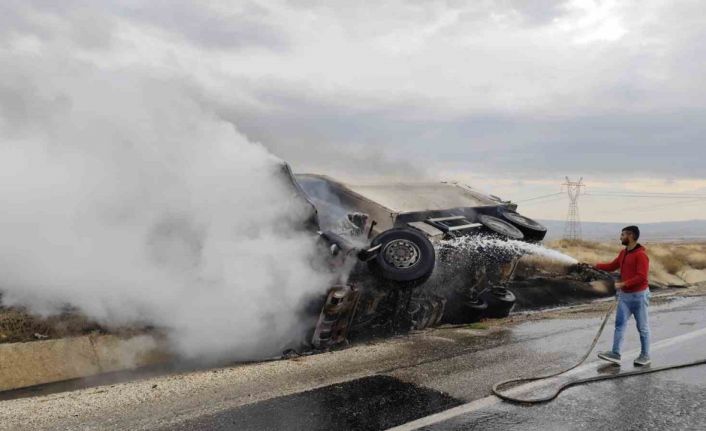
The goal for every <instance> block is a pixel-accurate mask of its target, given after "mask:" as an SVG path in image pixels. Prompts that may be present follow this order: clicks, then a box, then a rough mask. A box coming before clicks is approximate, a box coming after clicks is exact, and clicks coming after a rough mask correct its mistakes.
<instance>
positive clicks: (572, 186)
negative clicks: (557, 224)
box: [562, 177, 586, 241]
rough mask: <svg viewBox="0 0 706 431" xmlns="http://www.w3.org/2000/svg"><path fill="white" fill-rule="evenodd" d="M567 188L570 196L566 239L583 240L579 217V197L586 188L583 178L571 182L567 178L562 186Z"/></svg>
mask: <svg viewBox="0 0 706 431" xmlns="http://www.w3.org/2000/svg"><path fill="white" fill-rule="evenodd" d="M562 185H563V186H566V192H567V193H568V195H569V213H568V214H567V216H566V224H565V225H564V239H568V240H570V241H576V240H580V239H581V218H580V217H579V204H578V200H579V196H581V189H582V188H583V187H586V185H585V184H583V177H581V178H580V179H579V180H578V181H571V180H570V179H569V177H566V182H565V183H564V184H562Z"/></svg>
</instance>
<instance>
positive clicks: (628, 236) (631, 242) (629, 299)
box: [595, 226, 650, 367]
mask: <svg viewBox="0 0 706 431" xmlns="http://www.w3.org/2000/svg"><path fill="white" fill-rule="evenodd" d="M638 238H640V229H638V227H637V226H628V227H626V228H624V229H623V231H622V232H621V233H620V242H621V243H622V244H623V245H624V246H625V249H623V250H621V251H620V254H619V255H618V257H616V258H615V260H613V261H612V262H609V263H598V264H596V265H595V268H597V269H600V270H603V271H609V272H612V271H615V270H617V269H620V281H618V282H616V283H615V290H616V294H617V296H618V306H617V312H616V314H615V334H614V335H613V350H612V351H609V352H601V353H599V354H598V357H599V358H601V359H604V360H606V361H610V362H613V363H616V364H620V348H621V346H622V344H623V335H624V334H625V327H626V326H627V323H628V319H630V315H633V316H635V322H636V323H637V331H638V332H639V333H640V345H641V351H640V356H638V357H637V359H635V362H634V364H635V366H638V367H642V366H645V365H649V364H650V326H649V323H648V312H647V306H648V304H649V300H650V289H649V286H648V283H647V274H648V273H649V271H650V259H649V258H648V257H647V253H646V252H645V247H643V246H641V245H640V244H638V242H637V240H638Z"/></svg>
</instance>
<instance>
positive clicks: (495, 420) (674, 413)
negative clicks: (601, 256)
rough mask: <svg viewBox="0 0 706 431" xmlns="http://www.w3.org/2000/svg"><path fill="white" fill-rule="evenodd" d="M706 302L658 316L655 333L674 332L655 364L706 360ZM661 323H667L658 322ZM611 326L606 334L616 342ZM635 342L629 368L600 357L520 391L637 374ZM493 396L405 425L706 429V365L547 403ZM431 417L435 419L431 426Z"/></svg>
mask: <svg viewBox="0 0 706 431" xmlns="http://www.w3.org/2000/svg"><path fill="white" fill-rule="evenodd" d="M704 305H705V304H704V303H703V301H695V302H691V303H688V304H682V306H678V305H677V306H673V307H670V308H667V309H665V310H661V311H658V312H657V313H655V315H654V319H653V332H656V333H658V334H671V335H669V336H664V335H662V336H661V337H654V338H653V352H652V361H653V363H652V366H655V367H656V366H665V365H673V364H679V363H684V362H690V361H696V360H701V359H704V358H706V315H705V314H704V311H705V308H706V307H705V306H704ZM660 323H661V324H662V327H659V326H657V325H659V324H660ZM608 329H611V330H612V328H608ZM631 329H632V330H633V331H634V329H633V328H631ZM611 330H609V331H607V332H609V333H608V334H606V336H605V337H603V338H606V339H608V340H609V339H610V338H611V336H612V331H611ZM635 338H636V337H635ZM546 341H548V342H551V341H550V340H546ZM631 341H632V343H628V346H627V347H628V351H627V352H626V353H624V354H623V362H622V364H621V366H615V365H612V364H608V363H605V362H603V361H600V360H594V361H591V362H589V363H588V364H587V365H585V366H582V367H581V368H580V369H578V370H577V372H575V373H570V375H568V376H565V377H562V378H559V379H553V380H552V381H550V382H548V383H547V384H546V385H543V386H540V387H538V388H537V387H535V388H534V389H531V390H527V391H524V392H519V393H520V394H521V396H522V397H523V398H533V397H537V396H541V395H543V394H546V393H548V392H551V391H553V390H555V389H556V387H557V385H558V384H559V383H563V382H566V381H570V380H574V379H579V378H585V377H590V376H595V375H597V374H619V373H621V372H626V371H632V370H634V369H635V367H634V366H633V364H632V360H633V359H634V357H636V356H637V354H638V351H639V349H638V344H636V341H637V340H636V339H633V340H631ZM490 398H491V397H489V399H488V402H486V403H482V402H475V403H471V404H468V405H466V406H462V407H460V408H457V409H456V411H453V410H452V411H448V412H444V413H440V414H438V415H437V417H436V418H434V417H431V418H427V419H426V420H425V419H421V420H418V421H417V422H416V423H415V422H412V423H409V424H406V425H403V426H400V427H398V430H400V431H401V430H411V429H421V430H439V431H441V430H523V431H527V430H582V429H591V430H603V429H606V430H607V429H619V430H664V429H670V430H682V429H683V430H691V429H706V366H697V367H692V368H685V369H679V370H668V371H663V372H659V373H655V374H648V375H642V376H634V377H627V378H624V379H616V380H608V381H604V382H597V383H590V384H587V385H582V386H577V387H573V388H569V389H567V390H566V391H564V392H562V393H561V395H559V398H558V399H556V400H555V401H552V402H550V403H547V404H540V405H529V406H522V405H514V404H509V403H506V402H502V401H498V400H497V399H493V400H490ZM463 410H466V412H464V411H463ZM425 421H427V422H434V423H432V424H429V425H427V424H424V422H425Z"/></svg>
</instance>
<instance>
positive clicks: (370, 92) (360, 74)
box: [0, 0, 706, 222]
mask: <svg viewBox="0 0 706 431" xmlns="http://www.w3.org/2000/svg"><path fill="white" fill-rule="evenodd" d="M206 3H208V5H206ZM0 43H1V45H0V50H1V51H0V53H2V57H1V60H2V61H3V62H11V63H12V64H13V65H15V64H17V63H18V61H25V62H27V64H28V66H27V67H32V66H31V65H34V67H45V68H49V69H52V68H55V67H57V65H59V66H58V70H57V73H71V72H70V70H71V67H80V65H81V64H85V65H86V67H91V68H96V69H97V70H98V71H100V70H110V71H111V72H113V73H114V72H115V71H120V70H121V69H126V70H127V69H131V70H132V69H140V68H149V69H150V70H152V71H154V70H156V71H158V73H157V74H158V76H159V78H160V79H163V80H165V81H170V82H178V83H179V85H181V86H183V87H184V88H187V89H188V91H189V93H190V94H191V95H192V97H193V98H194V100H197V101H198V102H199V103H200V104H201V105H202V106H203V109H205V110H207V111H209V112H212V114H213V115H214V116H216V117H218V118H221V119H224V120H226V121H228V122H230V123H232V124H233V125H234V127H235V128H236V129H237V130H238V131H239V132H240V133H242V134H243V135H245V136H246V137H247V138H248V139H250V140H251V141H255V142H259V143H261V144H263V145H264V146H266V147H267V148H268V149H270V151H272V152H273V153H274V154H276V155H277V156H279V157H281V158H283V159H285V160H287V161H289V162H290V163H291V164H292V165H293V166H294V168H295V170H298V171H314V172H323V173H327V174H330V175H334V176H340V177H344V178H349V179H355V180H358V181H370V180H372V179H375V178H377V177H387V178H408V177H412V178H417V179H431V180H436V179H451V180H458V181H463V182H466V183H468V184H470V185H472V186H477V187H479V188H482V189H484V190H487V191H489V192H492V193H494V194H497V195H500V196H502V197H504V198H509V199H513V200H516V201H519V202H520V203H521V207H520V208H521V209H523V210H524V211H523V212H525V213H526V214H528V215H530V216H534V217H538V218H549V219H561V218H563V217H564V216H565V214H566V206H567V199H566V198H565V197H562V196H561V195H556V196H549V197H547V198H544V199H538V200H530V201H528V202H526V203H524V204H523V203H522V201H523V200H528V199H532V198H534V197H537V196H543V195H551V194H553V193H558V192H560V190H561V188H560V187H561V183H562V182H563V181H564V177H565V176H570V177H572V178H574V179H577V178H578V177H583V178H584V182H585V183H586V184H587V186H588V187H587V189H586V192H587V193H589V195H586V196H585V197H583V198H582V200H581V205H580V210H581V215H582V218H583V219H584V220H594V221H625V222H628V221H634V222H647V221H662V220H686V219H696V218H706V216H703V215H702V214H703V213H704V211H706V148H705V147H704V139H705V138H704V136H706V122H705V121H704V117H705V115H704V114H705V113H706V86H704V84H703V76H705V75H706V74H705V73H704V72H705V70H704V69H706V3H704V2H702V1H678V2H673V1H666V0H663V1H655V0H642V1H552V0H537V1H521V0H505V1H502V0H498V1H471V2H469V1H460V0H459V1H455V0H446V1H422V0H409V1H375V2H352V1H335V0H290V1H286V0H282V1H263V2H247V1H212V2H196V1H187V0H174V1H166V0H164V1H156V0H155V1H150V2H143V1H120V2H107V1H106V2H100V1H80V0H67V1H65V2H61V6H58V3H56V2H53V1H49V0H43V1H40V0H5V1H3V2H2V3H0ZM68 58H70V59H71V61H72V62H71V66H70V67H69V66H67V67H66V68H62V67H61V65H62V64H63V63H62V60H63V59H68ZM47 59H51V61H49V60H47ZM77 61H78V62H79V63H77ZM8 64H9V63H8ZM77 64H78V65H79V66H76V65H77ZM12 69H13V70H14V71H15V72H17V70H18V69H17V68H16V67H13V68H12ZM7 70H8V68H7V67H2V68H0V78H2V79H0V114H2V115H3V116H4V117H5V118H6V119H7V118H9V119H11V120H8V121H6V122H5V123H3V124H5V126H4V127H6V128H11V127H12V126H13V124H19V123H22V122H23V121H29V120H28V118H32V117H33V116H34V115H35V114H36V112H38V111H45V110H50V109H52V106H51V105H49V106H47V105H44V104H40V105H39V106H37V105H35V104H33V103H32V100H35V99H31V98H27V91H26V87H22V74H21V73H19V74H14V75H12V76H4V75H8V73H9V72H6V71H7ZM18 88H23V90H22V91H20V90H18ZM70 98H71V95H70V94H57V95H54V96H53V98H52V99H51V100H53V101H54V102H56V103H63V102H62V100H63V101H65V100H70ZM105 103H110V101H105ZM95 109H96V110H100V109H101V107H100V106H96V108H95ZM609 193H618V194H621V193H622V194H626V193H630V194H633V195H634V197H627V196H612V197H611V196H608V194H609ZM644 193H667V194H670V195H669V196H668V197H647V196H646V195H644ZM675 193H679V194H677V195H675ZM692 195H693V196H692Z"/></svg>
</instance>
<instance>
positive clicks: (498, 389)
mask: <svg viewBox="0 0 706 431" xmlns="http://www.w3.org/2000/svg"><path fill="white" fill-rule="evenodd" d="M615 305H616V303H613V304H612V305H611V306H610V309H608V311H607V312H606V314H605V317H604V318H603V322H601V326H600V328H598V333H596V336H595V337H593V342H592V343H591V347H589V349H588V351H587V352H586V354H585V355H584V356H583V357H582V358H581V360H580V361H579V362H578V363H577V364H576V365H572V366H571V367H569V368H567V369H565V370H561V371H558V372H555V373H552V374H547V375H543V376H536V377H524V378H518V379H509V380H503V381H502V382H498V383H496V384H494V385H493V389H492V390H493V395H495V396H496V397H498V398H500V399H502V400H504V401H507V402H510V403H514V404H525V405H530V404H542V403H546V402H549V401H552V400H554V399H556V397H558V396H559V394H560V393H562V392H563V391H564V390H566V389H568V388H570V387H572V386H578V385H584V384H587V383H592V382H599V381H601V380H610V379H620V378H623V377H631V376H638V375H641V374H650V373H657V372H660V371H666V370H676V369H678V368H687V367H694V366H697V365H706V359H701V360H698V361H693V362H687V363H684V364H677V365H665V366H663V367H656V368H645V369H642V370H635V371H628V372H625V373H620V374H614V375H607V376H594V377H587V378H585V379H578V380H573V381H571V382H567V383H564V384H563V385H561V386H559V388H558V389H557V390H556V391H555V392H554V393H552V394H550V395H547V396H545V397H542V398H532V399H524V398H516V397H512V396H510V395H506V394H503V393H502V392H501V391H502V388H503V387H505V386H507V385H509V384H511V383H523V382H533V381H537V380H544V379H548V378H551V377H557V376H559V375H561V374H564V373H567V372H569V371H571V370H573V369H574V368H577V367H578V366H580V365H581V364H583V363H584V362H586V359H588V357H589V356H590V355H591V352H592V351H593V349H594V348H595V347H596V344H597V343H598V339H599V338H600V337H601V334H602V333H603V330H604V329H605V325H606V323H608V319H609V318H610V315H611V314H612V313H613V310H614V309H615Z"/></svg>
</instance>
